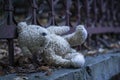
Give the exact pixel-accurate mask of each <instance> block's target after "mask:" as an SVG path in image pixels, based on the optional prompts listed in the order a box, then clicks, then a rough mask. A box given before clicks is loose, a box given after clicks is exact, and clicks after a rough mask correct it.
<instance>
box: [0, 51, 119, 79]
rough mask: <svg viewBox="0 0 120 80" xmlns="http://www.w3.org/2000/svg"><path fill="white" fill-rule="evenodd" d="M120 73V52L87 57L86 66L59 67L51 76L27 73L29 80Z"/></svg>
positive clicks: (106, 75) (108, 75) (106, 77)
mask: <svg viewBox="0 0 120 80" xmlns="http://www.w3.org/2000/svg"><path fill="white" fill-rule="evenodd" d="M119 73H120V53H112V54H104V55H99V56H96V57H90V56H89V57H87V58H86V64H85V67H83V68H80V69H59V70H56V71H54V72H53V73H52V75H50V76H45V73H41V72H38V73H32V74H27V75H26V76H27V77H28V80H108V79H110V78H111V77H112V76H114V75H116V74H119ZM16 77H18V76H16V74H9V75H5V76H1V77H0V80H13V79H14V78H16Z"/></svg>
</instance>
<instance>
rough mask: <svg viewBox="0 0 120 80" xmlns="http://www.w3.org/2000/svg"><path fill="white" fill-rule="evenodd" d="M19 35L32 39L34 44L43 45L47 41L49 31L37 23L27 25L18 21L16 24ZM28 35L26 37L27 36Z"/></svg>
mask: <svg viewBox="0 0 120 80" xmlns="http://www.w3.org/2000/svg"><path fill="white" fill-rule="evenodd" d="M18 33H19V37H22V38H24V39H28V41H33V42H32V43H34V44H35V45H40V46H41V47H43V46H44V45H46V44H47V43H48V41H49V36H50V35H51V34H50V32H49V31H48V30H47V29H46V28H44V27H41V26H38V25H27V24H26V22H20V23H19V24H18ZM27 37H28V38H27Z"/></svg>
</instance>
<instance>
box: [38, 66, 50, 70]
mask: <svg viewBox="0 0 120 80" xmlns="http://www.w3.org/2000/svg"><path fill="white" fill-rule="evenodd" d="M38 69H39V70H41V71H48V70H49V69H50V68H49V67H48V66H41V67H39V68H38Z"/></svg>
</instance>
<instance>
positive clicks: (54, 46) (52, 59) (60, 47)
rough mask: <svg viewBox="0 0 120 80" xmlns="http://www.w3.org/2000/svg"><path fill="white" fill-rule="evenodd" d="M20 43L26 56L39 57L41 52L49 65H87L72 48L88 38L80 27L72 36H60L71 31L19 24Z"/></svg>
mask: <svg viewBox="0 0 120 80" xmlns="http://www.w3.org/2000/svg"><path fill="white" fill-rule="evenodd" d="M17 28H18V41H19V44H20V47H21V49H22V51H23V54H24V55H25V56H28V55H31V54H32V55H37V54H36V53H37V52H38V51H40V52H41V53H42V54H41V56H42V58H43V60H44V62H45V63H46V64H48V65H55V66H63V67H71V66H72V67H75V68H78V67H81V66H83V65H84V63H85V59H84V56H83V55H82V54H81V53H79V52H77V51H76V50H75V49H73V48H71V46H75V45H79V44H82V43H83V42H84V41H85V40H86V38H87V31H86V29H85V28H84V26H83V25H79V26H77V28H76V31H75V32H74V33H72V34H68V35H65V36H60V35H61V34H63V33H66V32H68V31H69V27H68V26H50V27H48V28H44V27H41V26H38V25H27V24H26V22H20V23H19V24H18V27H17Z"/></svg>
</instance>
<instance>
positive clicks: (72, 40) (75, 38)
mask: <svg viewBox="0 0 120 80" xmlns="http://www.w3.org/2000/svg"><path fill="white" fill-rule="evenodd" d="M63 38H65V39H66V40H67V41H68V42H69V44H70V45H71V46H77V45H81V44H82V43H83V42H84V41H85V40H86V38H87V31H86V29H85V28H84V26H83V25H78V26H77V27H76V31H75V32H73V33H71V34H68V35H65V36H63Z"/></svg>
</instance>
